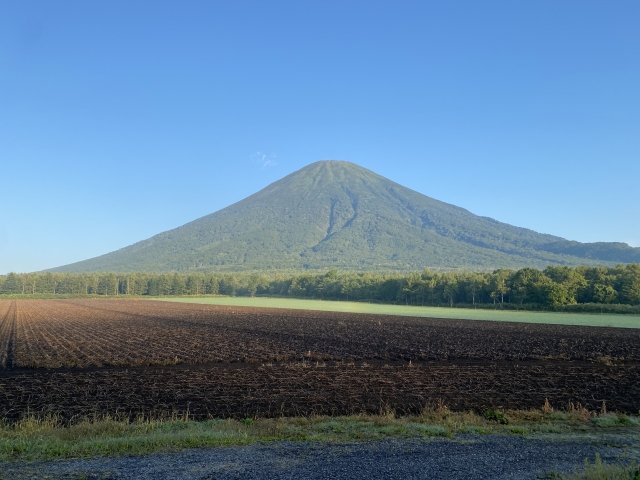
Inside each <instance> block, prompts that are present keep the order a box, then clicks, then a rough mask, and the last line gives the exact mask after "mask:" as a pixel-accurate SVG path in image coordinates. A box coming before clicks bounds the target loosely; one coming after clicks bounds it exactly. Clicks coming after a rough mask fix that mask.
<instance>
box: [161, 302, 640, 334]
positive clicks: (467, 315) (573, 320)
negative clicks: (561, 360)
mask: <svg viewBox="0 0 640 480" xmlns="http://www.w3.org/2000/svg"><path fill="white" fill-rule="evenodd" d="M153 300H163V301H167V302H185V303H202V304H210V305H230V306H238V307H267V308H289V309H299V310H320V311H329V312H348V313H369V314H381V315H402V316H411V317H431V318H456V319H462V320H491V321H501V322H524V323H549V324H558V325H584V326H597V327H618V328H640V316H638V315H616V314H603V315H599V314H591V313H558V312H532V311H514V310H480V309H478V310H474V309H470V308H448V307H419V306H411V305H388V304H380V303H364V302H335V301H329V300H301V299H294V298H269V297H155V298H153Z"/></svg>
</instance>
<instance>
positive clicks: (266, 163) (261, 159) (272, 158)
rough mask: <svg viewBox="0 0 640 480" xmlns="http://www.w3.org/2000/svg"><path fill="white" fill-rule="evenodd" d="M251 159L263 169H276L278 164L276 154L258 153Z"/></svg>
mask: <svg viewBox="0 0 640 480" xmlns="http://www.w3.org/2000/svg"><path fill="white" fill-rule="evenodd" d="M251 158H252V159H253V161H254V162H256V163H259V164H260V165H261V166H262V168H267V167H274V166H276V165H277V164H278V162H276V154H275V153H263V152H256V153H254V154H253V155H251Z"/></svg>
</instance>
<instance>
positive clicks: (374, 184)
mask: <svg viewBox="0 0 640 480" xmlns="http://www.w3.org/2000/svg"><path fill="white" fill-rule="evenodd" d="M617 262H620V263H631V262H640V248H632V247H630V246H629V245H627V244H624V243H579V242H572V241H568V240H565V239H563V238H560V237H555V236H552V235H545V234H540V233H537V232H534V231H532V230H528V229H526V228H519V227H514V226H511V225H508V224H505V223H501V222H498V221H496V220H493V219H491V218H488V217H480V216H477V215H474V214H472V213H471V212H469V211H467V210H465V209H463V208H460V207H456V206H454V205H450V204H447V203H444V202H440V201H438V200H435V199H433V198H430V197H427V196H425V195H423V194H421V193H418V192H415V191H413V190H410V189H408V188H406V187H403V186H402V185H399V184H397V183H395V182H392V181H391V180H388V179H386V178H384V177H382V176H380V175H378V174H376V173H374V172H372V171H370V170H367V169H365V168H362V167H360V166H358V165H355V164H353V163H350V162H344V161H320V162H315V163H312V164H311V165H308V166H306V167H304V168H302V169H301V170H298V171H297V172H294V173H292V174H290V175H288V176H286V177H284V178H282V179H281V180H278V181H277V182H274V183H272V184H271V185H268V186H267V187H266V188H264V189H263V190H260V191H259V192H257V193H255V194H253V195H251V196H249V197H247V198H245V199H244V200H242V201H240V202H237V203H235V204H233V205H230V206H229V207H226V208H224V209H222V210H219V211H217V212H215V213H212V214H211V215H207V216H205V217H202V218H199V219H197V220H194V221H192V222H190V223H187V224H185V225H183V226H181V227H178V228H176V229H173V230H169V231H167V232H163V233H160V234H158V235H155V236H154V237H151V238H149V239H148V240H143V241H141V242H138V243H135V244H133V245H131V246H128V247H125V248H122V249H120V250H117V251H115V252H111V253H108V254H106V255H102V256H99V257H95V258H92V259H89V260H84V261H82V262H77V263H73V264H70V265H65V266H62V267H58V268H55V269H52V270H51V271H58V272H98V271H100V272H103V271H114V272H115V271H117V272H130V271H156V272H168V271H185V270H189V269H195V270H203V271H208V270H226V271H234V270H237V271H239V270H254V269H258V270H268V269H304V268H306V269H328V268H338V269H344V270H395V271H406V270H417V269H422V268H425V267H434V268H443V269H454V268H467V269H472V270H491V269H495V268H521V267H540V268H544V267H546V266H547V265H549V264H560V265H573V266H575V265H610V264H614V263H617Z"/></svg>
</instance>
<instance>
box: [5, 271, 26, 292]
mask: <svg viewBox="0 0 640 480" xmlns="http://www.w3.org/2000/svg"><path fill="white" fill-rule="evenodd" d="M19 293H22V282H21V281H20V278H19V277H18V275H16V274H15V273H13V272H11V273H9V274H8V275H7V276H6V277H5V280H4V283H3V284H2V289H1V290H0V294H3V295H15V294H19Z"/></svg>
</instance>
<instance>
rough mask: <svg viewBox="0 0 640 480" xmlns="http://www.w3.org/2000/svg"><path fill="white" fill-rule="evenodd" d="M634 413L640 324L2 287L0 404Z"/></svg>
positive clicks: (97, 409) (639, 379)
mask: <svg viewBox="0 0 640 480" xmlns="http://www.w3.org/2000/svg"><path fill="white" fill-rule="evenodd" d="M545 398H548V399H549V401H550V402H551V404H552V405H554V406H556V407H563V406H566V405H567V404H568V403H569V402H573V403H578V402H579V403H581V404H582V405H584V406H586V407H587V408H590V409H599V408H600V406H601V405H602V402H603V401H604V402H606V405H607V408H609V409H610V410H619V411H623V412H633V413H637V412H638V410H639V409H640V330H632V329H616V328H598V327H576V326H562V325H540V324H523V323H504V322H501V323H497V322H479V321H466V320H451V319H447V320H441V319H428V318H415V317H393V316H383V315H364V314H350V313H336V312H316V311H303V310H283V309H282V310H281V309H263V308H248V307H224V306H215V305H199V304H184V303H167V302H153V301H140V300H68V301H62V300H20V301H0V416H4V417H9V418H18V417H20V416H22V415H24V414H25V413H26V412H27V411H29V412H42V411H46V412H54V413H58V414H61V415H62V416H64V417H66V418H71V417H75V416H82V415H87V414H93V413H98V414H114V413H120V414H122V413H127V414H130V415H131V416H137V415H140V414H145V415H170V414H173V413H178V414H183V413H186V412H189V414H190V415H192V416H194V417H196V418H206V417H247V416H274V415H309V414H348V413H356V412H368V413H377V412H380V411H381V410H388V409H392V410H395V411H397V412H398V413H409V412H418V411H420V410H421V409H423V408H424V407H425V406H428V405H434V404H437V403H440V402H443V403H444V404H446V405H447V406H449V408H452V409H474V410H477V411H483V410H484V409H486V408H489V407H498V406H499V407H504V408H532V407H540V406H541V405H542V404H543V403H544V401H545Z"/></svg>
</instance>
